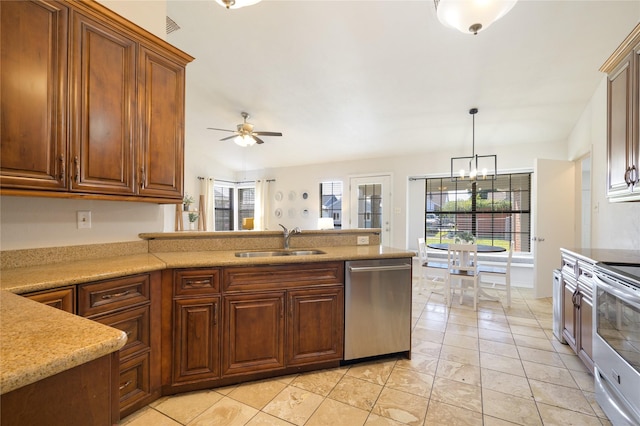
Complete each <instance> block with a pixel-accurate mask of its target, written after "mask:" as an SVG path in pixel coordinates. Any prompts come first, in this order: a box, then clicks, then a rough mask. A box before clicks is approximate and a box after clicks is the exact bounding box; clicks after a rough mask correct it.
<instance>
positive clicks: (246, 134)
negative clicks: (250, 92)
mask: <svg viewBox="0 0 640 426" xmlns="http://www.w3.org/2000/svg"><path fill="white" fill-rule="evenodd" d="M241 115H242V118H243V122H242V124H238V126H237V130H228V129H216V128H214V127H207V129H209V130H219V131H221V132H233V133H235V135H233V136H228V137H226V138H222V139H220V140H221V141H226V140H229V139H233V141H234V142H235V143H236V144H238V145H240V146H251V145H254V144H256V143H257V144H262V143H264V141H263V140H262V139H260V138H259V137H258V136H282V133H280V132H258V131H255V132H254V131H253V124H251V123H247V118H249V114H248V113H246V112H244V111H243V112H242V113H241Z"/></svg>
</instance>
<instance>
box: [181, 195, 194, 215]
mask: <svg viewBox="0 0 640 426" xmlns="http://www.w3.org/2000/svg"><path fill="white" fill-rule="evenodd" d="M182 204H184V211H185V212H188V211H189V206H190V205H191V204H193V197H192V196H191V195H189V194H188V193H185V194H184V198H183V199H182Z"/></svg>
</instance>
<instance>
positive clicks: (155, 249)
mask: <svg viewBox="0 0 640 426" xmlns="http://www.w3.org/2000/svg"><path fill="white" fill-rule="evenodd" d="M243 234H244V233H243ZM310 234H311V235H310ZM362 234H365V235H367V233H365V232H362V231H360V232H353V231H351V232H347V233H341V234H339V235H338V236H339V238H342V239H343V241H334V240H332V239H331V235H333V236H335V235H336V234H335V233H329V234H325V235H322V234H320V235H318V233H317V232H316V233H308V234H307V235H305V231H303V234H302V236H299V235H296V237H294V240H292V242H295V244H292V249H293V250H295V249H306V248H311V247H312V248H313V249H315V250H321V251H322V252H324V253H323V254H315V255H297V256H273V257H237V256H236V252H238V251H252V250H279V249H280V248H281V247H282V237H281V233H276V232H269V233H263V234H261V235H260V234H257V233H256V234H252V235H251V236H250V238H249V240H247V239H246V238H245V237H244V235H243V236H242V238H229V237H231V236H232V235H231V234H230V235H226V234H225V235H224V236H223V237H222V240H223V241H220V240H217V241H213V242H212V240H211V239H210V238H207V237H208V236H204V238H202V237H203V236H200V238H193V237H194V233H191V235H189V237H190V238H188V237H187V238H186V236H180V238H178V239H175V238H169V239H161V238H160V239H155V237H156V235H154V236H153V237H151V236H150V238H149V239H148V240H147V241H138V242H127V243H113V244H104V245H96V246H95V247H94V246H76V247H60V248H48V249H33V250H19V251H15V252H13V253H11V252H3V256H4V257H5V259H3V261H4V262H5V263H3V265H5V267H4V268H3V269H2V270H1V271H0V335H1V336H2V339H1V342H0V389H1V392H0V393H2V394H4V393H7V392H10V391H12V390H15V389H19V388H21V387H24V386H26V385H29V384H31V383H34V382H36V381H39V380H42V379H45V378H47V377H50V376H53V375H55V374H57V373H60V372H62V371H65V370H68V369H71V368H73V367H75V366H78V365H80V364H83V363H86V362H89V361H91V360H93V359H96V358H99V357H101V356H104V355H105V354H109V353H112V352H115V351H117V350H119V349H120V348H121V347H122V346H124V344H125V342H126V335H125V333H124V332H122V331H120V330H117V329H115V328H111V327H107V326H105V325H102V324H100V323H98V322H95V321H92V320H88V319H85V318H82V317H80V316H77V315H73V314H70V313H67V312H63V311H60V310H57V309H54V308H52V307H50V306H47V305H44V304H41V303H38V302H34V301H32V300H29V299H27V298H24V297H20V296H18V295H20V294H27V293H31V292H36V291H43V290H52V289H56V288H60V287H65V286H69V285H76V284H82V283H89V282H94V281H100V280H106V279H112V278H118V277H125V276H129V275H135V274H141V273H147V272H153V271H160V270H164V269H171V268H190V267H224V266H243V265H246V266H252V265H259V264H280V265H284V264H295V263H309V262H328V261H346V260H358V259H377V258H411V257H413V256H414V253H413V252H411V251H407V250H400V249H394V248H389V247H382V246H380V245H379V240H377V239H376V238H375V235H374V234H369V236H370V245H356V240H355V238H356V235H362ZM254 235H255V236H257V237H263V238H266V239H267V240H264V239H261V238H255V237H254ZM171 236H172V237H173V236H175V234H171ZM247 236H249V235H248V234H247ZM141 237H142V238H144V237H143V236H142V235H141ZM236 237H237V235H236ZM314 237H315V238H314ZM345 238H346V239H348V240H346V239H345ZM296 239H297V241H296ZM241 240H244V241H241ZM154 241H155V243H156V244H158V246H154V245H153V244H152V243H154ZM212 244H214V245H218V246H219V247H225V248H226V249H215V248H214V249H212V247H211V245H212ZM323 244H326V246H324V245H323ZM332 244H335V245H332ZM106 246H108V247H106ZM274 247H276V248H274ZM216 248H217V247H216ZM143 251H144V252H143ZM75 252H79V253H81V255H79V256H77V257H75V258H74V257H73V254H74V253H75ZM129 253H130V254H129ZM110 254H111V255H110ZM5 255H6V256H5ZM23 259H26V260H27V261H28V262H29V263H24V264H18V262H20V261H23ZM40 259H41V262H43V263H44V262H47V261H49V262H52V263H49V264H38V263H37V262H38V260H40ZM60 259H67V260H60ZM7 265H10V266H7Z"/></svg>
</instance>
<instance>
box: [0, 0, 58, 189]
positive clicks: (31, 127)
mask: <svg viewBox="0 0 640 426" xmlns="http://www.w3.org/2000/svg"><path fill="white" fill-rule="evenodd" d="M68 19H69V10H68V8H67V6H66V5H65V4H63V3H56V2H44V1H0V41H1V49H0V50H1V51H2V54H1V58H0V81H1V82H0V103H1V105H0V109H1V114H2V119H1V120H0V122H1V123H2V126H1V130H0V133H1V134H0V138H1V141H0V185H1V187H2V188H31V189H41V190H61V189H64V188H65V187H66V185H67V181H66V170H67V167H68V166H67V164H66V162H67V152H66V147H67V133H66V120H67V116H66V103H67V92H68V90H67V28H68Z"/></svg>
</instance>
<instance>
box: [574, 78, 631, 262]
mask: <svg viewBox="0 0 640 426" xmlns="http://www.w3.org/2000/svg"><path fill="white" fill-rule="evenodd" d="M606 79H607V78H606V76H603V78H602V82H601V83H600V85H599V86H598V88H597V89H596V91H595V92H594V94H593V97H592V98H591V101H590V102H589V105H588V106H587V108H586V109H585V110H584V112H583V113H582V116H581V117H580V119H579V120H578V122H577V123H576V126H575V128H574V130H573V132H572V133H571V136H570V138H569V146H568V150H569V157H568V158H569V159H570V160H575V159H578V158H579V157H581V156H582V155H584V154H585V153H588V152H591V158H592V163H591V166H592V170H591V202H590V204H591V224H592V227H591V247H593V248H608V249H632V250H638V249H640V220H638V218H640V203H639V202H635V203H610V202H609V201H607V197H606V190H607V187H606V184H607V84H606V81H607V80H606ZM578 208H579V206H578Z"/></svg>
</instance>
